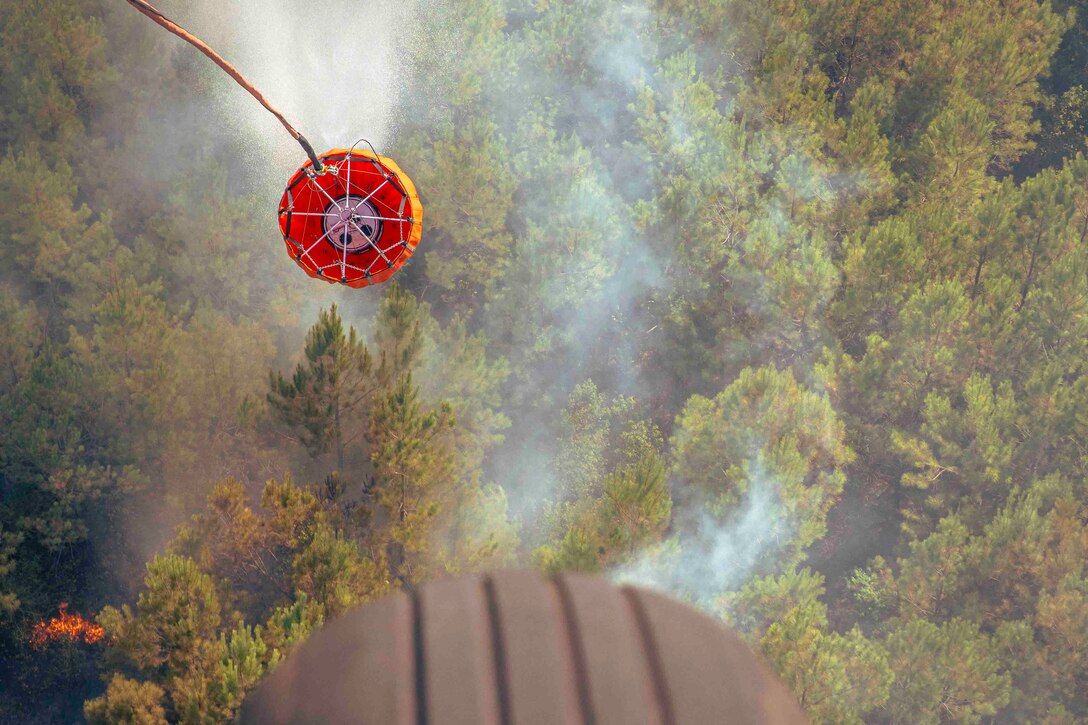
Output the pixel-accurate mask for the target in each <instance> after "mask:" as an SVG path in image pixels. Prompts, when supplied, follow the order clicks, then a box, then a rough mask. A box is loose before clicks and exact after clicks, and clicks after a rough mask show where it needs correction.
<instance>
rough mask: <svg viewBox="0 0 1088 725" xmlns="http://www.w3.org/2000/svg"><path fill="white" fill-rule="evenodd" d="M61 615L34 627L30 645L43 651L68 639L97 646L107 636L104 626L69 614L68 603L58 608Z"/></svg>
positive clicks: (77, 615) (44, 620)
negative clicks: (59, 641)
mask: <svg viewBox="0 0 1088 725" xmlns="http://www.w3.org/2000/svg"><path fill="white" fill-rule="evenodd" d="M58 609H59V610H60V614H59V615H58V616H56V617H53V618H52V619H43V620H42V621H40V622H38V623H37V624H35V625H34V631H33V632H31V634H30V644H31V646H33V647H34V648H35V649H41V648H43V647H45V646H46V645H47V644H49V643H51V642H56V641H57V640H58V639H67V640H69V641H72V642H78V641H81V640H82V641H83V642H86V643H87V644H95V643H96V642H99V641H101V640H102V638H103V637H105V636H106V632H105V630H104V629H102V625H100V624H95V623H94V622H90V621H88V620H86V619H84V618H83V617H82V616H80V615H79V614H69V613H68V602H64V603H62V604H61V605H60V607H58Z"/></svg>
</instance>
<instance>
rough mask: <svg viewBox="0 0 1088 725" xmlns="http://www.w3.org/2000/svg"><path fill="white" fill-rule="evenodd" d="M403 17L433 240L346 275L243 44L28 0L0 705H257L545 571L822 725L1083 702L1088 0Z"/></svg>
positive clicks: (12, 112)
mask: <svg viewBox="0 0 1088 725" xmlns="http://www.w3.org/2000/svg"><path fill="white" fill-rule="evenodd" d="M340 5H341V3H339V2H338V0H322V1H321V2H316V3H313V8H311V9H310V10H308V11H307V12H310V13H313V14H315V15H316V16H317V17H318V18H319V19H320V17H322V13H331V12H332V11H333V10H334V9H336V8H338V7H339V6H340ZM292 7H294V9H293V10H292V11H291V12H292V13H295V12H301V10H299V9H298V8H297V7H295V6H292ZM211 8H212V4H211V3H206V2H198V3H192V4H188V5H186V4H177V3H164V4H163V10H164V11H166V12H168V13H169V14H171V15H174V16H176V17H177V18H178V19H179V20H180V19H181V18H183V17H185V18H187V19H191V20H193V21H197V20H198V19H199V18H200V16H201V13H202V12H204V11H209V12H210V10H211ZM412 9H413V12H414V13H415V19H416V21H417V25H418V27H416V29H415V30H414V31H413V32H414V33H415V34H414V35H412V34H393V35H389V36H388V38H391V40H390V42H393V41H394V40H395V45H396V48H395V53H396V62H397V64H398V68H401V69H403V73H401V74H400V75H398V78H399V79H400V80H399V83H400V85H399V86H398V87H397V88H396V92H395V94H393V96H392V100H391V101H390V103H391V104H392V105H391V108H392V109H394V111H395V113H394V112H393V111H390V120H389V122H388V124H387V125H388V131H387V132H386V131H385V130H383V131H382V132H383V133H386V136H387V138H386V147H385V148H382V149H380V150H381V152H382V153H383V154H387V155H389V156H391V157H394V158H396V159H397V162H398V163H399V164H400V166H401V167H402V168H403V169H404V170H405V171H406V172H407V173H408V174H409V175H410V176H411V177H412V179H413V180H414V181H415V184H416V186H417V187H418V189H419V192H420V196H421V199H422V202H423V205H424V207H425V210H426V212H425V217H424V227H423V228H424V232H423V240H422V242H421V244H420V246H419V249H418V251H417V253H416V256H415V257H413V259H412V260H411V262H410V263H409V264H408V265H407V266H406V267H405V268H404V269H403V270H402V271H401V272H400V273H398V275H397V277H396V278H395V280H394V281H393V282H390V283H388V284H386V285H383V286H379V287H372V288H367V289H363V290H342V289H335V288H333V287H331V286H328V285H325V284H324V283H322V282H318V281H315V280H311V279H309V278H307V277H305V276H304V275H302V274H301V273H300V272H299V270H298V269H297V268H296V267H295V265H294V264H293V263H292V262H291V261H290V260H289V259H287V258H286V257H285V256H284V255H283V251H282V241H281V239H280V237H279V232H278V230H277V226H276V219H275V212H274V209H275V201H276V200H277V199H278V198H279V195H280V193H281V192H282V183H283V181H285V180H286V178H287V173H289V172H290V171H293V168H294V166H297V165H298V164H299V163H301V162H302V161H303V158H301V155H299V157H298V158H295V157H291V158H288V159H287V160H286V161H283V160H282V159H280V158H279V157H278V156H276V155H275V154H269V155H268V164H269V166H270V168H271V170H272V171H273V172H274V173H266V172H265V171H261V172H259V173H257V172H254V164H253V157H254V152H253V149H254V148H258V149H266V148H268V146H262V145H261V144H262V143H264V142H263V141H262V140H261V139H260V137H259V134H258V131H257V128H258V126H257V125H255V124H251V123H246V122H239V121H238V118H237V116H236V108H237V107H236V106H234V105H230V104H227V103H225V102H224V101H223V99H224V98H225V97H227V96H229V95H230V94H234V93H240V91H238V89H237V88H234V87H233V86H231V85H230V83H231V81H230V80H229V79H228V78H226V77H225V76H223V75H222V74H221V73H219V71H217V70H216V69H215V68H214V67H213V66H211V65H210V64H209V63H207V61H206V59H204V58H202V57H200V56H199V55H198V54H196V53H194V52H193V51H192V49H191V48H187V47H184V46H183V45H181V44H179V43H178V42H177V41H176V39H173V38H171V37H170V36H167V35H166V34H164V33H162V32H161V30H159V29H158V28H155V27H154V26H153V25H152V24H151V23H149V22H147V20H146V19H145V18H143V17H141V16H140V15H138V14H137V13H134V12H132V11H131V10H130V9H129V8H127V7H126V6H125V4H124V3H121V2H115V1H113V0H21V1H20V2H17V3H4V4H0V96H2V98H3V103H2V105H0V431H3V433H2V435H0V652H2V655H0V721H5V722H8V721H11V722H71V721H73V720H79V719H80V718H86V720H87V721H89V722H92V723H122V722H142V723H162V722H187V723H188V722H228V721H230V720H231V719H232V718H233V716H234V714H235V713H236V712H237V708H238V707H239V705H240V703H241V702H242V700H243V698H244V697H245V695H246V693H247V692H249V691H250V690H251V689H252V688H253V687H255V686H256V684H257V683H259V682H260V680H261V678H262V677H263V676H264V675H265V674H266V673H267V672H269V671H270V670H272V669H273V668H275V667H276V666H277V664H278V663H279V662H280V661H281V660H282V659H283V657H284V656H286V655H287V653H288V652H289V651H290V650H291V648H292V647H294V646H295V645H297V644H298V643H299V642H301V641H303V640H305V638H306V637H307V636H308V635H309V634H310V633H311V632H313V631H314V630H315V629H316V628H318V627H320V626H321V624H322V623H323V622H325V621H327V620H329V619H330V618H333V617H336V616H338V615H339V614H340V613H342V612H343V611H345V610H346V609H348V608H350V607H352V606H355V605H357V604H360V603H363V602H366V601H369V600H371V599H373V598H375V597H378V596H381V595H383V594H385V593H388V592H390V591H394V590H397V589H404V588H407V587H411V586H412V585H414V584H416V583H419V582H421V581H424V580H427V579H430V578H433V577H437V576H441V575H444V574H447V573H454V572H467V571H480V570H487V569H491V568H496V567H501V566H512V565H519V566H534V567H539V568H541V569H543V570H545V571H548V572H556V571H565V570H583V571H598V572H604V573H606V574H607V575H609V576H612V577H614V578H616V579H618V580H623V581H633V582H637V583H640V584H645V585H649V586H655V587H658V588H661V589H663V590H665V591H667V592H669V593H671V594H673V595H675V596H677V597H680V598H682V599H685V600H687V601H689V602H692V603H693V604H696V605H697V606H700V607H702V608H703V609H704V610H706V611H708V612H711V613H712V614H713V615H714V616H716V617H719V618H720V619H721V620H722V621H723V622H724V623H726V624H728V625H729V626H731V627H733V628H734V629H735V630H737V631H738V632H740V633H741V634H742V635H743V636H744V637H745V639H746V640H747V641H748V642H749V643H750V644H751V645H752V647H753V648H754V649H756V650H757V651H758V652H760V653H761V654H762V656H763V658H764V659H765V660H766V661H767V662H768V663H769V664H770V666H771V667H772V668H773V669H774V670H775V671H776V672H777V673H778V675H779V676H780V677H781V678H782V680H783V681H784V682H785V683H786V684H787V686H788V687H789V688H790V689H791V690H792V691H793V693H794V694H795V695H796V697H797V698H798V701H799V702H800V703H801V705H802V707H803V708H804V709H805V711H806V712H807V714H808V715H809V717H811V718H812V720H813V721H814V722H828V723H862V722H864V723H904V724H906V723H912V724H913V723H944V722H957V723H977V722H982V721H986V722H1036V723H1049V724H1051V725H1059V724H1062V723H1077V722H1085V721H1088V412H1086V411H1088V156H1086V153H1088V149H1086V136H1088V3H1086V2H1085V1H1084V0H1005V1H1004V2H1000V3H998V2H992V1H991V0H945V1H943V2H936V0H932V1H930V2H915V1H912V0H831V1H817V0H774V2H757V1H756V0H713V1H708V0H691V1H689V0H640V1H636V2H626V1H622V0H587V1H585V2H577V3H564V2H546V1H541V2H529V1H528V0H462V1H461V2H443V3H437V4H428V3H421V4H419V5H418V6H416V5H414V4H413V5H412ZM312 20H313V17H312V16H311V17H309V18H307V21H308V22H310V21H312ZM196 27H210V26H209V24H208V23H207V21H205V24H204V25H199V24H194V28H196ZM220 32H222V33H225V34H226V35H224V36H223V37H231V35H232V31H230V30H229V27H228V28H227V29H222V28H221V29H220ZM376 32H377V33H379V34H381V33H386V32H391V31H385V30H380V29H379V30H377V31H376ZM382 37H386V36H382ZM270 62H271V61H270ZM290 87H291V84H290V83H287V82H285V83H284V84H283V86H282V87H281V88H279V89H277V88H270V89H266V90H267V91H268V92H269V93H270V95H272V96H275V95H276V93H277V91H279V92H282V93H284V94H285V95H287V96H289V88H290ZM247 108H248V107H247ZM252 112H253V113H254V114H256V113H259V112H260V111H259V109H257V108H256V107H254V108H253V109H252ZM352 122H353V121H352V119H342V120H341V123H340V127H341V128H343V127H346V128H351V123H352ZM262 128H264V127H262ZM359 130H361V131H363V132H364V133H366V132H367V131H366V129H359ZM354 132H355V131H354V130H353V131H352V133H354ZM321 134H329V132H327V131H326V130H324V129H315V130H314V132H313V133H312V134H311V136H312V138H313V139H315V140H319V142H325V143H328V144H329V145H336V146H344V145H349V144H350V143H351V142H352V141H354V139H355V137H354V136H353V137H352V138H350V139H348V138H341V137H334V136H332V135H329V136H328V138H322V137H321ZM296 150H297V149H296ZM266 171H267V170H266ZM281 171H282V172H283V178H282V179H281V178H279V176H280V172H281ZM241 269H245V270H248V273H247V274H240V273H239V270H241ZM58 613H67V614H68V615H69V616H75V615H79V616H80V617H81V618H85V622H86V624H85V625H81V626H85V627H86V628H93V627H96V626H97V627H100V628H101V634H100V635H98V638H97V639H96V638H92V637H84V638H82V639H80V638H71V637H60V638H57V639H55V640H48V641H41V640H40V639H35V638H34V637H33V636H32V633H33V632H34V630H35V625H38V624H40V623H42V622H47V621H49V619H50V618H51V617H55V616H58ZM83 631H91V630H90V629H85V630H83ZM93 631H95V632H98V631H99V630H98V629H94V630H93Z"/></svg>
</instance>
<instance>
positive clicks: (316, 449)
mask: <svg viewBox="0 0 1088 725" xmlns="http://www.w3.org/2000/svg"><path fill="white" fill-rule="evenodd" d="M304 355H305V361H304V362H300V363H299V364H298V366H297V367H296V368H295V374H294V376H293V377H292V378H291V379H290V380H286V379H285V378H284V377H283V375H280V374H278V373H269V387H270V389H271V390H270V392H269V393H268V402H269V403H270V404H271V405H272V407H273V409H274V410H275V411H276V413H277V415H278V416H279V419H280V420H281V421H282V422H283V423H285V424H286V425H288V426H289V427H291V428H292V429H295V430H298V432H299V434H300V440H301V441H302V444H303V445H304V446H306V449H307V450H308V451H309V452H310V455H312V456H317V455H320V454H321V453H325V452H326V451H328V450H329V449H330V448H331V449H332V450H333V452H334V453H335V454H336V470H337V471H338V472H341V473H343V472H344V470H345V469H344V461H345V450H346V448H347V446H348V445H349V444H351V443H352V442H354V440H355V439H356V436H357V435H358V434H357V433H355V432H353V431H356V430H358V428H359V426H358V425H357V424H354V423H355V420H356V418H357V416H359V415H360V414H361V413H362V411H363V409H364V408H365V407H367V406H368V405H369V404H370V399H371V397H372V396H373V395H374V392H375V391H376V390H377V388H378V382H377V379H376V377H375V369H374V361H373V359H372V358H371V355H370V351H369V350H368V349H367V347H366V345H364V344H363V343H362V341H361V340H359V337H358V334H357V333H356V332H355V328H354V327H349V328H348V331H347V332H345V331H344V323H343V321H342V320H341V318H340V314H339V312H338V311H337V309H336V305H333V306H332V308H331V309H329V310H327V311H326V310H322V311H321V314H320V315H319V316H318V320H317V322H316V323H315V324H314V326H313V327H311V328H310V331H309V332H308V333H307V335H306V347H305V350H304Z"/></svg>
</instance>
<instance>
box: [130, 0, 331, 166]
mask: <svg viewBox="0 0 1088 725" xmlns="http://www.w3.org/2000/svg"><path fill="white" fill-rule="evenodd" d="M126 1H127V2H128V4H129V5H131V6H132V7H134V8H136V9H137V10H139V11H140V12H141V13H143V14H144V15H146V16H147V17H149V18H151V19H152V20H153V21H155V22H156V23H157V24H159V25H161V26H162V27H164V28H166V29H167V30H169V31H170V32H171V33H173V34H174V35H176V36H178V37H179V38H181V39H182V40H184V41H185V42H187V43H189V44H190V45H192V46H193V47H194V48H196V49H197V50H199V51H200V52H201V53H203V54H204V55H206V56H208V57H209V58H211V60H212V62H213V63H215V64H216V65H217V66H219V67H220V68H222V69H223V70H224V71H226V73H227V75H229V76H230V77H231V78H233V79H234V80H235V81H237V83H238V85H240V86H241V87H242V88H245V89H246V90H247V91H249V94H250V95H251V96H253V97H254V98H256V99H257V102H258V103H260V104H261V105H262V106H264V107H265V109H266V110H267V111H268V112H269V113H271V114H272V115H273V116H275V117H276V118H277V119H279V122H280V123H282V124H283V127H284V128H286V129H287V133H289V134H291V138H293V139H295V140H296V141H298V142H299V145H300V146H302V150H303V151H305V152H306V155H307V156H308V157H309V158H310V161H311V162H312V163H313V167H314V171H317V172H318V173H320V172H321V171H322V170H323V169H324V166H323V164H322V163H321V162H320V161H319V160H318V158H317V154H316V153H314V147H313V146H311V145H310V142H309V141H307V140H306V137H305V136H303V135H302V134H301V133H299V132H298V131H297V130H295V127H294V126H292V125H291V122H290V121H288V120H287V119H286V118H285V117H284V115H283V114H282V113H280V111H279V110H278V109H277V108H276V107H275V106H273V105H272V104H271V103H269V102H268V99H267V98H265V97H264V94H263V93H261V92H260V91H259V90H257V89H256V88H255V87H254V86H253V84H252V83H250V82H249V81H248V80H246V77H245V76H243V75H242V74H241V72H240V71H239V70H238V69H237V68H235V67H234V66H233V65H231V64H230V63H228V62H227V61H226V60H225V59H224V58H223V56H221V55H219V54H218V53H216V52H215V51H214V50H212V49H211V48H210V47H209V46H208V44H207V43H205V42H204V41H203V40H201V39H200V38H198V37H196V36H195V35H193V34H192V33H190V32H189V31H187V30H186V29H185V28H183V27H181V26H180V25H178V24H177V23H175V22H174V21H173V20H171V19H170V18H168V17H166V16H165V15H163V14H162V13H160V12H159V11H158V10H156V9H155V8H154V7H153V6H152V5H151V4H150V3H147V2H145V0H126Z"/></svg>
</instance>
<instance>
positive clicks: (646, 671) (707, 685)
mask: <svg viewBox="0 0 1088 725" xmlns="http://www.w3.org/2000/svg"><path fill="white" fill-rule="evenodd" d="M241 721H242V722H243V723H262V724H268V725H276V724H278V723H363V724H366V725H454V724H457V725H460V724H463V725H476V724H478V723H479V724H481V725H489V724H492V723H494V724H498V723H502V724H503V725H506V724H507V723H513V724H517V725H545V724H551V723H579V724H581V723H584V724H585V725H640V724H645V725H651V724H655V725H656V724H661V725H669V724H672V723H676V724H681V723H683V724H687V723H692V724H696V723H698V724H702V723H736V724H737V725H747V724H748V723H803V722H805V719H804V717H803V716H802V714H801V710H800V708H798V706H797V704H796V702H795V701H794V699H793V696H792V695H791V694H790V693H789V691H787V690H786V688H785V687H783V686H782V684H781V683H779V682H778V680H777V679H776V678H775V677H774V675H772V674H771V673H770V671H769V670H767V668H766V667H765V666H764V665H763V664H762V663H761V662H760V661H759V660H758V659H757V658H756V657H755V655H753V654H752V652H751V651H750V650H749V649H748V647H747V646H746V645H745V644H744V643H743V642H742V641H741V640H740V639H739V638H738V637H737V636H736V635H734V634H733V633H731V632H729V631H727V630H726V629H725V628H723V627H722V626H721V625H720V624H719V623H718V622H716V621H715V620H713V619H711V618H710V617H707V616H706V615H704V614H702V613H700V612H697V611H695V610H694V609H691V608H690V607H688V606H686V605H684V604H681V603H679V602H676V601H673V600H671V599H669V598H667V597H665V596H662V595H660V594H656V593H654V592H651V591H647V590H644V589H639V588H636V587H616V586H613V585H612V584H610V583H609V582H608V581H607V580H605V579H604V578H602V577H599V576H589V575H582V574H564V575H560V576H557V577H554V578H551V579H548V578H545V577H543V576H541V575H540V574H538V573H536V572H533V571H502V572H496V573H493V574H489V575H486V576H466V577H461V578H457V579H447V580H441V581H435V582H431V583H428V584H424V585H422V586H421V587H420V588H419V589H418V590H416V591H415V592H412V593H411V594H404V593H397V594H394V595H391V596H388V597H385V598H383V599H381V600H379V601H376V602H373V603H371V604H368V605H366V606H363V607H360V608H358V609H356V610H354V611H352V612H348V613H347V614H345V615H343V616H342V617H340V618H338V619H336V620H334V621H332V622H330V623H328V624H327V625H326V626H325V627H324V628H323V629H322V630H320V631H319V632H317V633H315V634H314V635H313V636H312V637H311V638H310V639H309V640H308V641H307V642H306V643H305V644H303V645H302V646H300V647H299V648H298V650H297V651H295V652H293V653H291V655H290V656H289V657H287V658H286V659H285V660H284V662H282V663H281V664H280V665H279V667H277V668H276V670H275V671H274V672H273V673H272V674H271V675H269V676H268V678H267V679H266V680H265V681H264V683H263V684H262V685H261V686H260V687H259V688H258V689H257V691H256V692H255V693H254V694H253V695H252V696H251V697H250V698H249V699H248V701H247V702H246V704H245V706H244V707H243V708H242V717H241Z"/></svg>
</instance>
